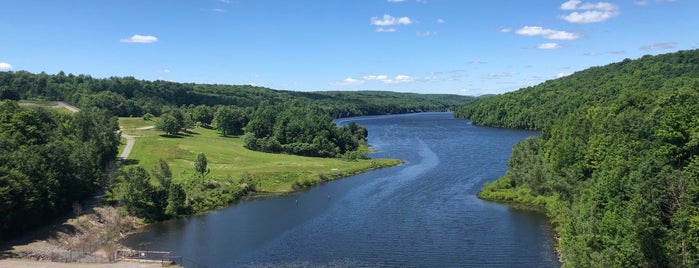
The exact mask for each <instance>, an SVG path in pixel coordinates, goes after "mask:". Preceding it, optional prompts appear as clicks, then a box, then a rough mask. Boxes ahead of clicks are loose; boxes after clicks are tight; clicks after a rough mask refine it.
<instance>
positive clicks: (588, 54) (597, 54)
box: [585, 51, 602, 56]
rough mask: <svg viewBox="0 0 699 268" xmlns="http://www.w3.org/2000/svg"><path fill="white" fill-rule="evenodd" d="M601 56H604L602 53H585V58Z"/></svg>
mask: <svg viewBox="0 0 699 268" xmlns="http://www.w3.org/2000/svg"><path fill="white" fill-rule="evenodd" d="M599 55H602V53H599V52H597V51H591V52H585V56H599Z"/></svg>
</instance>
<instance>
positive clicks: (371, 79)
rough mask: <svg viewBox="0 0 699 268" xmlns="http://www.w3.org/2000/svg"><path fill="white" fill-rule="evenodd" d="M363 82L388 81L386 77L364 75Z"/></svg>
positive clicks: (383, 75)
mask: <svg viewBox="0 0 699 268" xmlns="http://www.w3.org/2000/svg"><path fill="white" fill-rule="evenodd" d="M363 78H364V80H367V81H383V80H388V75H385V74H382V75H366V76H364V77H363Z"/></svg>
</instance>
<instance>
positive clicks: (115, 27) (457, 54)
mask: <svg viewBox="0 0 699 268" xmlns="http://www.w3.org/2000/svg"><path fill="white" fill-rule="evenodd" d="M0 1H2V5H1V6H2V8H0V36H2V38H0V70H3V71H7V70H12V71H19V70H27V71H30V72H34V73H38V72H42V71H43V72H46V73H49V74H55V73H57V72H59V71H61V70H63V71H65V72H66V73H73V74H89V75H92V76H93V77H99V78H103V77H110V76H133V77H136V78H138V79H145V80H158V79H162V80H169V81H177V82H195V83H214V84H252V85H258V86H265V87H270V88H274V89H281V90H296V91H320V90H389V91H398V92H417V93H450V94H462V95H482V94H492V93H503V92H507V91H513V90H516V89H519V88H521V87H526V86H532V85H536V84H538V83H541V82H543V81H546V80H549V79H555V78H557V77H560V76H564V75H568V74H570V73H573V72H575V71H579V70H583V69H585V68H588V67H591V66H599V65H605V64H608V63H612V62H616V61H620V60H623V59H624V58H632V59H633V58H638V57H641V56H643V55H646V54H662V53H669V52H674V51H677V50H684V49H696V48H699V34H698V33H699V32H698V31H699V30H697V26H699V16H697V14H696V12H697V11H699V1H695V0H610V1H602V2H600V1H584V0H583V1H579V0H570V1H565V0H526V1H524V0H473V1H471V0H469V1H467V0H402V1H401V0H307V1H297V0H147V1H144V0H125V1H117V0H111V1H109V0H75V1H36V0H23V1H14V0H0Z"/></svg>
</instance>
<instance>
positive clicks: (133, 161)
mask: <svg viewBox="0 0 699 268" xmlns="http://www.w3.org/2000/svg"><path fill="white" fill-rule="evenodd" d="M140 162H141V161H139V160H138V159H125V160H123V161H122V163H123V164H124V166H130V165H138V163H140Z"/></svg>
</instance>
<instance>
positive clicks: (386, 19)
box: [371, 14, 413, 26]
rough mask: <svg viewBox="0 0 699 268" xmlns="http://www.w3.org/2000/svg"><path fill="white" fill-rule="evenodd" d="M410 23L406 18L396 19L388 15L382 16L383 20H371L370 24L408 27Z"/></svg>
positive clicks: (374, 18)
mask: <svg viewBox="0 0 699 268" xmlns="http://www.w3.org/2000/svg"><path fill="white" fill-rule="evenodd" d="M412 23H413V21H412V20H410V18H408V17H400V18H396V17H393V16H391V15H388V14H385V15H383V18H378V17H372V18H371V24H372V25H376V26H392V25H408V24H412Z"/></svg>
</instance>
